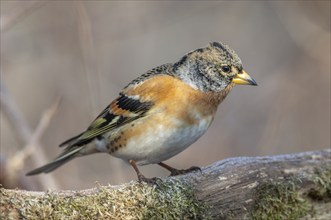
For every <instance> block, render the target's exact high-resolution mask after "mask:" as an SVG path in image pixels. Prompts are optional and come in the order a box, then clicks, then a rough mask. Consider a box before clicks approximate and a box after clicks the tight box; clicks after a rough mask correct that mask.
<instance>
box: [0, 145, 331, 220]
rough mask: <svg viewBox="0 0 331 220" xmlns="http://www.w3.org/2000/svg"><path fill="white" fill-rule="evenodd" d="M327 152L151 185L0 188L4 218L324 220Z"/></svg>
mask: <svg viewBox="0 0 331 220" xmlns="http://www.w3.org/2000/svg"><path fill="white" fill-rule="evenodd" d="M330 155H331V150H321V151H315V152H305V153H299V154H292V155H280V156H269V157H239V158H230V159H227V160H223V161H218V162H216V163H214V164H212V165H210V166H208V167H205V168H203V169H202V172H195V173H189V174H187V175H182V176H177V177H168V178H164V179H163V180H162V181H159V182H158V184H157V185H154V186H149V185H146V184H139V183H137V182H134V181H133V182H131V183H127V184H123V185H121V186H97V187H96V188H93V189H89V190H82V191H53V192H30V191H23V190H6V189H1V197H2V200H1V206H0V213H1V216H0V218H4V219H7V218H8V217H11V218H12V219H26V218H27V219H29V218H32V219H35V218H45V219H75V218H76V219H77V218H78V219H86V218H89V219H91V218H92V219H98V218H102V219H130V218H131V219H149V218H150V217H154V218H156V219H177V218H179V219H206V218H207V219H208V218H211V219H298V218H319V219H330V218H331V210H330V207H331V180H330V177H331V158H330Z"/></svg>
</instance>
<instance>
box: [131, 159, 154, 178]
mask: <svg viewBox="0 0 331 220" xmlns="http://www.w3.org/2000/svg"><path fill="white" fill-rule="evenodd" d="M129 163H130V164H131V166H132V167H133V169H134V170H135V171H136V173H137V176H138V181H139V182H145V183H148V184H155V183H156V181H157V180H158V178H156V177H154V178H147V177H145V176H144V175H143V174H142V173H141V172H140V170H139V169H138V166H137V164H136V161H134V160H129Z"/></svg>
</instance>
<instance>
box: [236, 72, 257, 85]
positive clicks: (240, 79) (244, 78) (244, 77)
mask: <svg viewBox="0 0 331 220" xmlns="http://www.w3.org/2000/svg"><path fill="white" fill-rule="evenodd" d="M232 82H233V83H234V84H238V85H251V86H257V83H256V81H255V80H254V79H253V78H252V77H250V76H249V75H248V74H247V73H246V71H245V70H242V71H241V72H240V73H238V74H237V75H236V76H235V77H234V78H233V79H232Z"/></svg>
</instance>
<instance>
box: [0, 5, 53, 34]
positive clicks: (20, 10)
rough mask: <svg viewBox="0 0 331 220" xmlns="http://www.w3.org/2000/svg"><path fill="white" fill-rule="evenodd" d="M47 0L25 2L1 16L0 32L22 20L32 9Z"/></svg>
mask: <svg viewBox="0 0 331 220" xmlns="http://www.w3.org/2000/svg"><path fill="white" fill-rule="evenodd" d="M47 2H48V1H32V2H29V1H27V2H25V4H24V6H22V7H17V9H16V10H14V11H13V12H12V13H10V14H9V15H7V16H4V15H2V16H1V26H0V30H1V33H4V32H6V31H8V30H9V29H10V28H12V27H13V26H14V25H15V24H17V23H18V22H19V21H21V20H22V18H24V17H26V16H28V15H29V14H31V13H32V12H33V11H34V10H36V9H38V8H40V7H41V6H43V5H44V4H45V3H47Z"/></svg>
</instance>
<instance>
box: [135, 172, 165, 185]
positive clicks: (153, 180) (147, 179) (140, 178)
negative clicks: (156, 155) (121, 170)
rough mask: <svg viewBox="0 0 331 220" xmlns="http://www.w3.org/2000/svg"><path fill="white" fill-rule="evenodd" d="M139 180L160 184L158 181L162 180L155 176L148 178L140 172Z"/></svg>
mask: <svg viewBox="0 0 331 220" xmlns="http://www.w3.org/2000/svg"><path fill="white" fill-rule="evenodd" d="M138 181H139V183H142V182H145V183H147V184H148V185H158V183H157V182H158V181H162V180H161V179H160V178H157V177H153V178H147V177H145V176H144V175H142V174H138Z"/></svg>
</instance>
